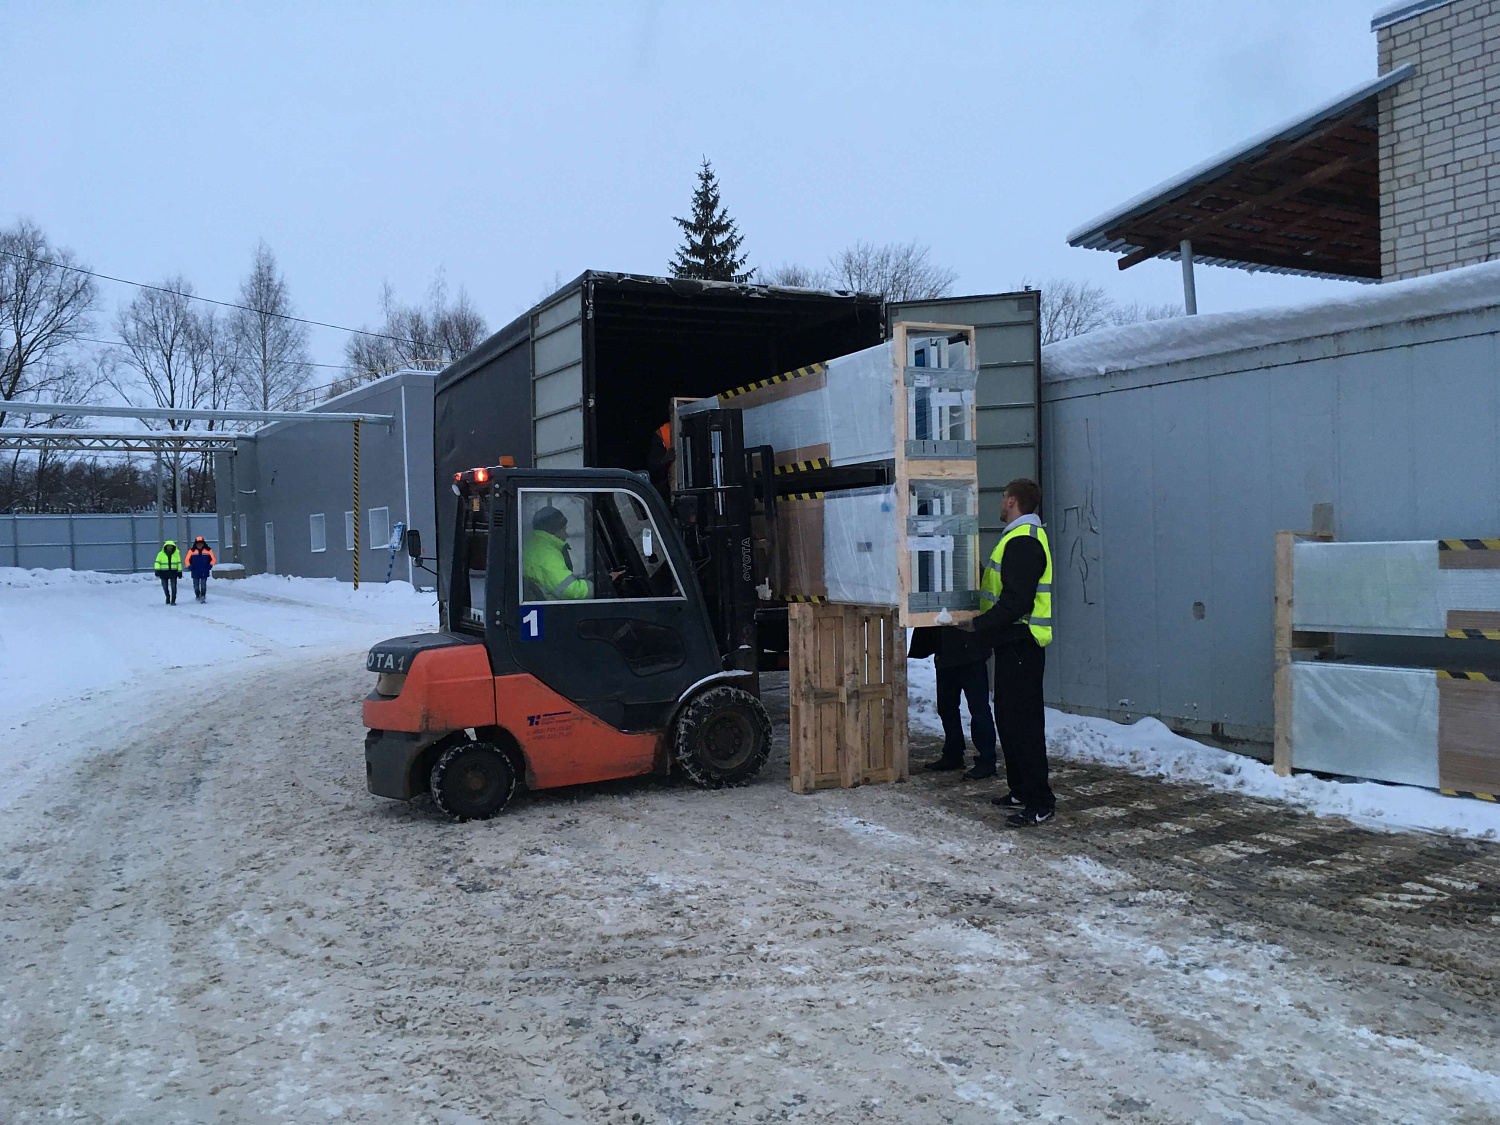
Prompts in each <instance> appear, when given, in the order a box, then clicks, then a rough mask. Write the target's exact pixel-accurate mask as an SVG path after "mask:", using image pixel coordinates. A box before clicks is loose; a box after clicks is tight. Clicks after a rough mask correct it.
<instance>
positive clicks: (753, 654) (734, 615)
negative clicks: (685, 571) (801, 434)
mask: <svg viewBox="0 0 1500 1125" xmlns="http://www.w3.org/2000/svg"><path fill="white" fill-rule="evenodd" d="M678 433H679V444H680V449H679V450H678V457H679V459H680V465H679V467H680V469H681V473H682V476H681V479H682V482H683V483H682V487H681V488H679V489H678V490H677V491H676V492H674V493H673V495H672V515H673V519H674V521H675V522H676V524H677V529H678V531H679V533H680V534H681V535H682V539H683V542H684V543H685V544H686V545H687V549H688V554H689V556H690V557H691V558H692V560H693V565H694V567H695V569H696V570H697V574H698V584H699V587H700V588H701V589H702V591H703V597H704V599H705V601H706V602H707V605H708V612H709V617H710V618H711V619H712V621H713V623H714V632H715V635H716V636H717V638H718V641H719V650H720V652H721V653H722V654H723V656H724V666H725V667H726V668H739V669H743V670H745V671H749V672H758V671H759V670H760V669H761V666H762V662H763V657H762V652H763V651H764V650H765V649H766V648H767V647H771V648H778V647H785V646H784V641H780V642H778V641H777V639H776V638H777V637H778V636H779V637H784V635H785V622H784V618H785V613H786V611H785V609H781V610H779V611H778V610H772V609H769V608H767V607H765V605H764V603H765V602H766V601H768V600H769V599H770V596H771V583H770V575H769V574H768V573H763V571H764V570H765V568H766V566H767V563H766V561H765V560H770V559H774V558H775V557H776V551H775V542H774V537H775V534H776V488H775V475H776V466H775V459H774V455H773V451H772V449H771V447H770V446H769V445H763V446H757V447H755V448H752V449H746V448H745V435H744V425H743V420H742V417H741V414H740V411H738V410H734V409H715V410H699V411H695V412H693V413H688V414H683V415H681V417H680V418H679V420H678ZM758 538H759V539H760V540H761V543H760V544H759V546H760V548H761V549H760V550H757V549H756V548H757V539H758ZM778 614H779V617H780V619H781V620H777V617H778ZM763 633H764V634H768V635H767V636H763ZM768 640H769V641H770V642H771V643H770V644H769V646H768V644H767V641H768Z"/></svg>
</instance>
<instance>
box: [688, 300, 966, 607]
mask: <svg viewBox="0 0 1500 1125" xmlns="http://www.w3.org/2000/svg"><path fill="white" fill-rule="evenodd" d="M973 338H974V332H973V329H972V328H968V327H965V326H960V325H940V324H917V323H908V322H900V323H897V324H896V325H895V326H894V327H893V331H892V338H891V339H890V340H888V341H886V342H885V343H884V344H880V345H877V346H876V347H873V348H867V349H865V350H863V351H859V352H854V353H852V354H851V355H847V356H841V357H839V358H837V359H832V360H829V361H828V362H826V363H819V364H813V365H811V366H810V367H805V368H801V369H799V370H798V371H795V372H788V373H787V374H786V375H783V376H779V377H777V378H775V379H771V380H766V381H764V382H761V383H756V384H752V385H751V386H749V387H742V388H737V389H736V390H733V391H729V392H726V393H725V394H722V395H719V396H718V397H717V398H712V399H702V400H699V401H697V402H694V403H689V404H685V405H683V406H682V407H680V410H681V412H684V413H686V412H690V411H693V410H699V409H706V408H713V407H736V408H738V409H740V410H741V411H742V419H743V424H744V438H745V446H746V447H747V448H751V447H754V446H767V445H768V446H770V447H771V448H772V449H773V450H774V451H775V460H776V464H777V466H778V482H780V483H781V486H780V487H779V488H778V492H779V493H781V495H780V496H779V498H778V501H777V538H778V547H777V553H778V556H779V565H778V567H777V575H776V583H775V586H776V588H775V589H773V595H774V596H776V597H782V598H788V599H791V600H803V601H805V600H826V601H830V602H837V603H845V604H852V605H867V606H882V607H888V608H891V609H896V610H898V612H899V616H900V623H901V624H902V625H903V626H906V627H914V626H919V625H932V624H949V623H957V622H961V621H964V620H967V619H968V618H971V617H973V616H975V615H976V614H977V612H978V610H979V573H980V570H979V565H980V560H979V558H978V553H979V513H978V496H979V490H978V465H977V462H976V460H975V444H974V436H975V425H976V412H975V393H974V392H975V377H976V372H975V370H974V365H973V356H974V345H973ZM872 463H888V464H889V472H888V473H887V474H886V479H888V480H889V481H890V483H888V484H883V485H878V486H873V487H859V488H845V489H824V490H816V489H810V488H809V489H803V488H802V487H800V486H799V484H798V480H799V477H803V478H805V479H807V480H813V479H815V478H814V476H812V475H810V474H815V473H817V472H818V471H821V470H827V469H830V468H844V467H848V466H857V465H869V464H872Z"/></svg>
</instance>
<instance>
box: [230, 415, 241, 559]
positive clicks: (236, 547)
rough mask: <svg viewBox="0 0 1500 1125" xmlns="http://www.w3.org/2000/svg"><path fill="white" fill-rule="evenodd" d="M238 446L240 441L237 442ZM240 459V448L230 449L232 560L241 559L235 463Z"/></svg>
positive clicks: (238, 488) (238, 491)
mask: <svg viewBox="0 0 1500 1125" xmlns="http://www.w3.org/2000/svg"><path fill="white" fill-rule="evenodd" d="M236 446H238V443H236ZM239 459H240V451H239V449H238V448H234V449H231V450H230V451H229V543H230V554H229V561H230V562H239V561H240V483H239V479H238V477H236V476H235V464H236V463H237V462H238V461H239Z"/></svg>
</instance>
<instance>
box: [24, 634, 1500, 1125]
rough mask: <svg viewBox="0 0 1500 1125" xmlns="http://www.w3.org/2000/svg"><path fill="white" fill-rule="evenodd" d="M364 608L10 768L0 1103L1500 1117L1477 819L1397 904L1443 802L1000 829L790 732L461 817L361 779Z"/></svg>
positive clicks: (1113, 782) (559, 1111)
mask: <svg viewBox="0 0 1500 1125" xmlns="http://www.w3.org/2000/svg"><path fill="white" fill-rule="evenodd" d="M361 649H362V643H361V644H360V645H354V644H349V645H348V646H347V647H346V648H345V649H344V650H343V651H339V652H332V653H330V652H328V651H325V650H322V649H313V648H310V649H308V650H306V651H303V652H301V653H290V654H286V653H283V654H282V655H281V656H280V657H278V658H277V659H276V660H275V661H271V660H255V659H246V660H243V661H241V662H239V663H237V664H235V665H234V666H233V672H234V674H233V675H225V676H223V677H222V678H221V679H220V680H218V681H215V687H214V690H213V691H211V692H208V693H205V695H203V696H201V697H194V696H191V695H179V696H177V697H176V698H175V699H170V700H165V701H163V704H162V706H163V707H164V708H166V709H167V710H166V711H164V712H163V716H162V717H163V721H165V722H166V724H167V725H168V726H169V727H170V729H172V730H174V731H178V732H185V733H183V734H181V735H179V736H178V737H174V738H171V739H166V740H163V739H161V738H159V737H155V736H153V735H152V733H151V732H149V731H147V730H144V729H140V730H136V731H134V732H133V733H126V734H125V735H122V736H121V737H120V738H119V739H118V740H117V741H116V742H115V743H113V744H111V745H109V746H108V747H106V748H105V749H104V751H103V752H102V753H97V754H93V755H91V756H80V757H79V758H78V759H77V761H76V765H75V768H73V769H69V770H60V771H52V772H48V773H47V774H46V775H45V776H39V777H38V778H36V779H35V782H34V784H33V785H32V786H31V789H30V791H29V792H28V793H27V794H26V795H25V796H24V797H23V798H21V799H19V800H17V801H16V802H15V804H14V805H13V807H12V808H11V809H10V810H9V812H8V813H7V814H6V816H5V820H4V822H3V827H0V847H3V859H0V971H3V975H4V979H5V981H6V985H5V989H4V993H3V999H0V1120H4V1121H6V1122H31V1121H42V1120H52V1119H55V1118H63V1119H79V1120H86V1121H109V1122H114V1121H121V1122H152V1123H159V1122H203V1121H230V1122H239V1121H245V1122H252V1121H253V1122H258V1121H268V1120H284V1121H297V1122H312V1121H334V1120H339V1121H371V1122H376V1121H380V1122H385V1121H423V1122H444V1123H449V1122H453V1123H457V1122H470V1121H495V1122H513V1121H525V1122H532V1121H535V1122H556V1121H564V1120H573V1121H589V1122H622V1123H623V1122H638V1121H639V1122H669V1121H671V1122H705V1123H719V1122H738V1121H782V1120H818V1121H830V1122H844V1121H893V1122H894V1121H900V1122H928V1121H932V1122H944V1121H952V1122H996V1121H1011V1120H1017V1119H1035V1120H1042V1121H1060V1120H1071V1121H1079V1122H1093V1121H1104V1120H1119V1121H1129V1122H1184V1123H1186V1122H1200V1121H1226V1122H1232V1121H1240V1122H1267V1123H1270V1122H1275V1123H1277V1125H1284V1123H1288V1122H1312V1121H1329V1120H1339V1121H1382V1122H1387V1121H1410V1122H1418V1121H1447V1122H1474V1123H1478V1122H1487V1121H1494V1120H1496V1119H1497V1118H1500V1078H1497V1076H1496V1073H1495V1053H1494V1047H1493V1044H1494V1037H1495V1032H1496V1029H1497V1026H1500V1025H1497V1020H1496V1016H1497V1011H1500V1000H1497V997H1496V994H1495V983H1494V982H1495V980H1496V969H1497V965H1496V952H1495V950H1496V946H1497V945H1500V921H1497V920H1496V919H1500V913H1497V914H1496V917H1495V918H1493V919H1492V918H1491V917H1489V916H1488V915H1487V914H1485V913H1484V912H1483V911H1482V910H1480V911H1479V912H1477V913H1476V911H1475V910H1474V909H1469V910H1467V911H1462V912H1454V911H1449V912H1447V913H1444V912H1443V911H1442V910H1441V909H1439V908H1437V907H1435V906H1430V905H1429V903H1428V901H1426V900H1428V899H1431V901H1432V902H1436V899H1435V897H1434V896H1435V895H1437V894H1449V895H1450V898H1449V899H1448V901H1449V902H1460V901H1461V902H1466V903H1470V904H1472V903H1474V902H1482V901H1485V900H1484V899H1483V897H1482V896H1483V895H1484V894H1490V895H1491V896H1492V895H1493V892H1494V891H1495V889H1496V887H1497V886H1500V864H1497V861H1496V854H1495V850H1494V847H1493V845H1486V844H1480V843H1476V842H1466V843H1458V842H1454V843H1453V844H1452V847H1454V848H1463V849H1465V850H1464V851H1463V852H1462V854H1457V853H1455V854H1454V856H1453V857H1451V858H1452V862H1450V863H1447V864H1446V865H1444V866H1443V867H1442V874H1441V875H1440V876H1439V877H1440V878H1446V879H1447V880H1448V883H1447V884H1444V885H1439V884H1431V885H1427V884H1423V885H1427V886H1428V890H1429V891H1432V892H1433V896H1428V895H1427V893H1426V892H1410V893H1409V894H1408V896H1407V897H1408V898H1413V897H1414V898H1416V899H1418V900H1423V901H1418V902H1416V903H1415V905H1414V906H1413V905H1412V904H1410V903H1408V904H1403V903H1402V902H1401V901H1400V900H1399V896H1400V894H1401V893H1403V892H1401V889H1400V888H1401V884H1400V882H1397V883H1395V884H1393V885H1392V886H1393V890H1392V891H1391V893H1392V894H1393V895H1395V896H1397V897H1396V898H1393V899H1392V900H1391V901H1390V902H1385V903H1384V905H1380V903H1381V902H1382V901H1383V900H1379V899H1378V898H1376V899H1371V896H1372V895H1378V894H1381V893H1385V892H1382V891H1378V890H1374V889H1372V888H1375V887H1376V886H1384V885H1385V884H1383V883H1381V882H1380V879H1381V878H1382V876H1381V875H1380V873H1379V870H1378V869H1379V867H1380V864H1381V863H1384V862H1390V863H1393V864H1395V865H1396V867H1395V868H1393V870H1396V869H1397V868H1399V869H1400V870H1404V868H1401V866H1400V865H1401V863H1402V862H1405V861H1404V860H1402V859H1401V858H1400V857H1402V856H1410V855H1413V854H1417V852H1413V851H1412V850H1411V849H1413V848H1415V849H1417V850H1418V851H1420V850H1421V848H1423V847H1425V846H1426V845H1425V844H1424V843H1423V841H1422V840H1421V839H1419V838H1401V837H1389V836H1377V835H1371V834H1369V833H1364V832H1361V831H1359V830H1357V829H1352V828H1350V827H1349V826H1348V825H1347V824H1343V823H1341V822H1337V821H1328V820H1314V819H1312V818H1307V817H1297V816H1294V815H1292V814H1290V813H1285V812H1279V811H1276V810H1270V811H1268V809H1269V806H1265V805H1264V803H1263V802H1256V801H1252V800H1249V799H1247V798H1243V797H1241V796H1238V795H1234V794H1224V793H1217V792H1211V791H1208V790H1201V791H1189V790H1183V789H1174V788H1172V787H1170V786H1164V785H1161V784H1160V783H1156V782H1148V781H1143V780H1142V779H1139V778H1134V777H1130V776H1129V775H1126V774H1123V773H1120V772H1118V771H1111V770H1108V769H1106V768H1103V767H1098V766H1088V767H1082V766H1080V767H1078V768H1076V769H1068V768H1065V769H1064V770H1063V771H1061V772H1062V774H1063V776H1062V777H1060V779H1059V790H1060V793H1061V796H1062V799H1063V802H1064V809H1065V813H1064V816H1063V818H1062V819H1061V820H1060V822H1059V823H1058V824H1057V825H1056V826H1055V830H1047V831H1037V832H1030V833H1012V832H1007V831H1005V830H1004V829H1003V828H999V827H997V818H995V817H992V816H991V815H990V810H989V808H988V806H987V805H986V804H983V803H982V802H981V801H980V800H979V798H980V797H982V796H983V794H984V792H985V790H983V789H982V787H976V786H964V785H962V784H959V783H955V782H954V781H953V780H952V778H951V775H950V776H949V777H947V778H939V779H934V778H932V777H922V778H919V779H918V780H916V781H914V782H913V783H912V784H911V785H907V786H901V787H869V788H866V789H861V790H854V791H850V792H847V793H845V792H825V793H821V794H817V795H815V796H811V797H798V796H794V795H793V794H792V793H791V792H790V791H789V790H788V788H787V785H786V781H785V775H786V757H785V748H784V745H783V746H781V747H780V748H779V749H778V752H777V753H776V755H775V756H773V759H772V763H771V765H770V766H769V767H768V769H767V771H766V772H765V774H763V776H762V778H761V779H760V780H759V781H758V782H757V783H756V784H754V785H752V786H750V787H748V788H746V789H743V790H736V791H729V792H723V793H702V792H698V791H696V790H692V789H689V788H685V787H678V786H674V785H668V784H664V783H661V782H656V781H649V782H640V783H626V784H615V785H605V786H595V787H589V788H587V789H584V790H579V791H572V792H565V793H552V794H542V795H539V796H536V797H532V798H529V799H523V800H521V801H520V802H519V803H518V805H516V806H515V807H514V808H513V809H512V810H510V811H509V812H507V814H506V815H505V816H503V817H502V818H500V819H498V820H496V821H492V822H489V823H485V824H477V825H454V824H450V823H448V822H446V821H444V820H441V819H439V818H438V817H437V816H436V815H435V814H434V813H433V812H432V811H431V810H430V808H425V807H422V806H421V805H417V806H406V805H400V804H396V803H392V802H387V801H382V800H379V799H376V798H373V797H370V796H368V795H367V794H366V793H365V792H364V785H363V776H362V774H363V767H362V762H361V753H360V737H361V735H362V731H361V729H360V727H359V711H358V706H357V701H358V699H359V698H360V697H361V696H362V695H363V693H364V692H365V690H367V686H368V685H367V677H366V675H365V674H364V673H363V671H362V670H361V660H360V655H361ZM226 667H228V666H226ZM774 702H775V700H773V703H774ZM781 706H782V707H783V708H784V695H783V696H782V698H781ZM917 752H918V754H919V755H920V753H921V746H920V741H919V742H918V747H917ZM1111 787H1113V789H1114V792H1113V793H1111ZM1148 798H1149V799H1148ZM1112 810H1117V811H1112ZM1111 821H1120V822H1121V823H1120V825H1119V831H1118V832H1111V831H1109V830H1108V825H1109V822H1111ZM1194 833H1197V834H1199V836H1200V839H1199V841H1198V843H1199V844H1201V847H1192V846H1189V844H1188V843H1186V842H1185V840H1187V839H1188V838H1191V837H1192V836H1193V834H1194ZM1266 835H1269V836H1271V837H1273V838H1274V840H1279V841H1281V842H1280V843H1275V842H1273V841H1269V840H1262V841H1261V843H1258V844H1257V843H1254V841H1255V840H1257V839H1259V838H1260V837H1263V836H1266ZM1412 840H1415V841H1416V842H1415V843H1413V842H1412ZM1330 841H1336V842H1334V843H1330ZM1325 844H1327V845H1328V846H1327V847H1325V846H1324V845H1325ZM1257 848H1258V849H1259V852H1260V854H1262V855H1266V854H1269V855H1271V856H1272V857H1273V858H1275V859H1276V862H1275V863H1273V864H1262V865H1261V866H1260V867H1259V868H1256V869H1255V870H1256V871H1257V872H1258V873H1259V874H1258V878H1260V880H1261V884H1259V885H1263V886H1265V887H1266V888H1267V889H1268V891H1269V890H1272V889H1274V891H1275V895H1274V896H1272V897H1273V898H1274V901H1272V899H1271V898H1268V900H1267V905H1266V906H1265V908H1264V909H1262V908H1261V905H1260V904H1259V903H1258V902H1257V901H1256V899H1255V897H1254V893H1253V891H1251V890H1247V887H1253V886H1255V885H1257V884H1255V883H1253V882H1250V883H1247V882H1245V877H1243V876H1238V877H1236V876H1231V875H1230V874H1228V872H1229V869H1230V868H1231V867H1233V866H1234V865H1235V864H1236V863H1237V862H1238V861H1239V860H1240V859H1246V860H1247V861H1248V860H1250V859H1253V857H1254V856H1255V854H1256V849H1257ZM1330 848H1331V849H1332V850H1330ZM1382 849H1383V850H1382ZM1403 849H1406V850H1403ZM1421 862H1423V863H1428V864H1429V866H1431V863H1430V861H1429V857H1427V856H1426V855H1425V853H1423V858H1422V859H1421ZM1320 865H1321V866H1320ZM1246 870H1249V869H1246ZM1359 870H1367V871H1369V872H1370V875H1369V878H1368V879H1366V883H1368V886H1364V885H1361V886H1362V887H1363V889H1361V887H1358V886H1357V887H1355V889H1354V891H1351V892H1348V893H1346V892H1345V891H1344V890H1340V892H1339V897H1338V898H1336V899H1335V898H1332V897H1327V896H1322V895H1321V892H1320V890H1319V888H1320V887H1322V886H1324V885H1325V883H1324V882H1320V880H1334V881H1337V880H1338V879H1341V878H1342V879H1348V878H1354V877H1355V875H1351V871H1355V874H1356V875H1357V874H1358V871H1359ZM1423 870H1427V868H1423ZM1299 873H1300V875H1299ZM1402 877H1403V876H1399V875H1398V876H1397V878H1398V879H1399V878H1402ZM1298 878H1304V879H1305V883H1304V884H1303V885H1305V886H1306V887H1307V888H1308V889H1307V890H1306V891H1305V893H1304V892H1301V891H1298V890H1297V889H1296V882H1297V879H1298ZM1372 880H1373V881H1372ZM1340 886H1343V884H1340ZM1445 886H1446V891H1445V890H1444V887H1445ZM1461 887H1471V888H1474V889H1473V890H1471V891H1470V892H1464V891H1463V890H1462V889H1461ZM1466 893H1469V894H1470V896H1471V897H1470V898H1467V899H1466V898H1465V897H1464V895H1465V894H1466ZM1351 895H1352V896H1353V897H1352V899H1351ZM1474 895H1479V896H1480V897H1479V898H1475V897H1473V896H1474ZM1361 898H1363V899H1371V901H1372V902H1374V903H1376V905H1359V904H1358V903H1357V902H1356V901H1355V900H1359V899H1361ZM1346 899H1349V900H1350V901H1348V902H1346V901H1345V900H1346ZM1382 935H1383V936H1382Z"/></svg>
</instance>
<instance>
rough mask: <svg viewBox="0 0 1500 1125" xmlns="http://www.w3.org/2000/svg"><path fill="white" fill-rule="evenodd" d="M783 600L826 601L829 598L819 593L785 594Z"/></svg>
mask: <svg viewBox="0 0 1500 1125" xmlns="http://www.w3.org/2000/svg"><path fill="white" fill-rule="evenodd" d="M782 600H783V601H788V602H826V601H827V600H828V599H827V598H824V597H820V596H819V595H817V594H784V595H782Z"/></svg>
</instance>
